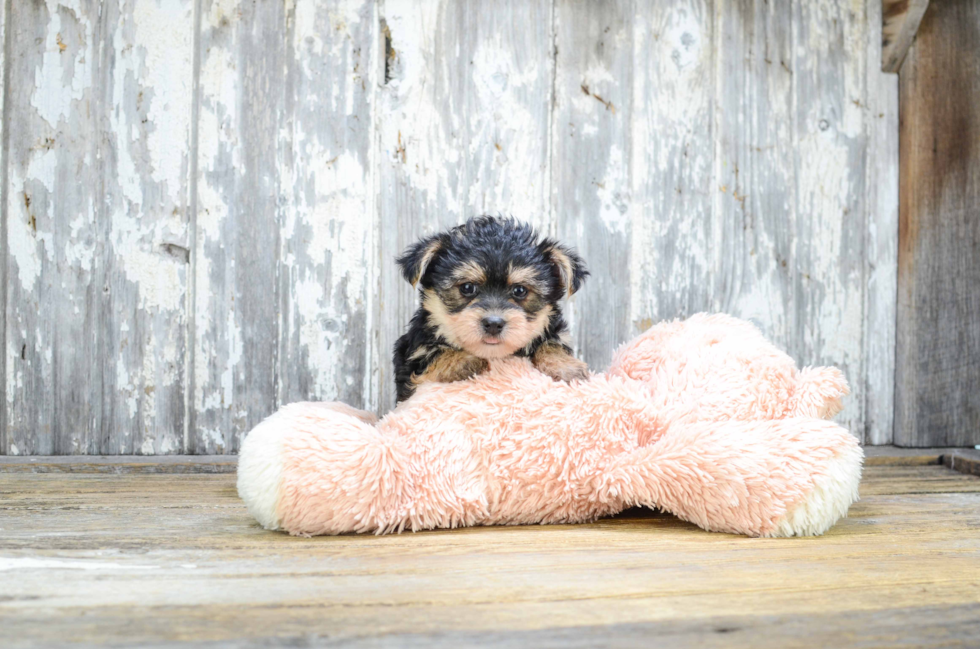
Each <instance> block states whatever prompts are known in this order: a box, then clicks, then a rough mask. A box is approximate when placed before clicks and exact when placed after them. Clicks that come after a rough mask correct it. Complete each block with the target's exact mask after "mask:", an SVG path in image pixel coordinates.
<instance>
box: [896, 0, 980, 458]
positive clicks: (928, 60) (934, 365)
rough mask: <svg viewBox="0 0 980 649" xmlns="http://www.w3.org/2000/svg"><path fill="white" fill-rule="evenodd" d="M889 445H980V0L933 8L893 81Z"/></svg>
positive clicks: (936, 4) (956, 1)
mask: <svg viewBox="0 0 980 649" xmlns="http://www.w3.org/2000/svg"><path fill="white" fill-rule="evenodd" d="M899 86H900V100H899V101H900V107H901V125H900V129H901V138H900V141H901V154H900V157H901V171H900V174H901V181H900V185H899V186H900V187H901V200H900V211H901V214H900V217H899V252H898V330H897V336H896V337H897V341H898V345H897V350H896V353H897V357H896V372H895V380H896V394H895V443H896V444H898V445H901V446H940V445H941V446H967V445H970V446H972V445H975V444H980V324H978V323H980V289H978V287H980V208H978V205H980V108H978V107H980V3H977V2H975V1H972V0H951V1H948V2H932V3H930V5H929V8H928V10H927V11H926V14H925V17H924V18H923V19H922V24H921V25H920V27H919V34H918V37H917V39H916V41H915V43H914V44H913V45H912V49H911V50H910V51H909V54H908V57H907V58H906V59H905V63H904V64H903V65H902V70H901V73H900V81H899Z"/></svg>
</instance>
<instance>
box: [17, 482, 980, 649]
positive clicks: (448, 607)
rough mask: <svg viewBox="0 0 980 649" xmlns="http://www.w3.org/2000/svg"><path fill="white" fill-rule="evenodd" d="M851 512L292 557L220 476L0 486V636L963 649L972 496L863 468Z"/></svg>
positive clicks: (973, 545)
mask: <svg viewBox="0 0 980 649" xmlns="http://www.w3.org/2000/svg"><path fill="white" fill-rule="evenodd" d="M862 495H863V497H862V500H861V501H860V502H859V503H857V504H856V505H854V507H852V509H851V512H850V516H849V517H848V518H847V519H844V520H843V521H841V522H840V523H839V524H838V525H836V526H835V527H834V528H833V529H832V530H831V531H830V532H829V533H828V534H827V535H825V536H823V537H819V538H804V539H748V538H744V537H739V536H732V535H726V534H712V533H708V532H704V531H701V530H699V529H697V528H695V527H694V526H692V525H689V524H686V523H682V522H680V521H678V520H676V519H674V518H673V517H670V516H666V515H661V514H655V513H652V512H649V511H644V510H630V511H629V512H626V513H624V514H623V515H620V516H619V517H616V518H612V519H605V520H601V521H598V522H597V523H595V524H591V525H576V526H562V525H555V526H526V527H509V528H508V527H496V528H473V529H463V530H455V531H440V532H425V533H417V534H402V535H394V536H384V537H374V536H341V537H319V538H294V537H289V536H285V535H282V534H279V533H272V532H266V531H264V530H261V529H260V528H259V527H258V526H257V525H256V524H255V523H254V522H252V520H251V519H250V517H249V516H248V514H247V512H246V511H245V509H244V507H243V505H242V504H241V502H240V501H239V500H238V499H237V497H236V495H235V490H234V476H220V475H219V476H213V475H212V476H111V475H89V476H83V475H66V474H48V475H31V474H20V475H10V474H0V510H2V517H3V521H4V524H3V526H2V529H0V571H2V573H0V574H3V575H4V579H5V582H4V583H5V587H4V594H3V597H2V598H0V623H2V624H3V628H4V630H5V631H6V632H7V635H6V636H5V638H6V639H7V642H8V644H9V645H10V646H11V647H12V648H20V647H32V646H41V645H44V644H59V643H61V642H63V641H65V640H66V639H68V638H71V639H72V640H73V641H74V642H79V643H86V644H91V645H101V644H107V643H112V642H115V643H129V644H132V643H141V642H161V643H162V642H169V643H178V644H179V643H182V642H187V643H190V642H198V643H200V642H207V641H213V642H216V643H227V644H229V645H230V644H234V643H242V642H245V641H248V642H249V643H251V644H253V645H255V646H266V645H268V646H280V645H282V644H284V643H296V642H307V643H315V644H318V645H319V644H324V645H327V646H436V647H440V646H447V647H448V646H459V645H460V644H470V643H483V644H484V645H486V646H495V647H509V646H532V645H533V646H558V645H561V646H564V645H563V644H562V643H564V642H565V641H566V640H568V639H569V638H578V640H574V641H573V642H578V644H577V645H575V644H573V645H572V646H591V644H595V643H599V644H603V642H602V638H618V640H617V641H619V642H621V644H620V645H617V646H648V645H649V642H650V641H651V639H654V638H656V639H657V640H658V642H659V641H660V640H663V641H664V642H665V643H667V644H668V646H673V645H671V644H670V643H675V644H677V645H680V644H682V642H687V644H688V645H698V646H714V644H712V643H720V642H722V640H724V641H726V642H727V645H726V646H728V645H732V644H734V645H735V646H762V647H768V646H804V645H805V644H806V643H810V646H812V642H813V639H814V638H823V639H826V641H827V642H826V643H827V644H839V643H841V642H843V641H844V640H845V639H846V641H847V642H858V641H863V642H864V643H865V644H868V645H875V644H877V645H890V644H893V643H892V640H893V639H894V638H901V639H902V641H903V642H905V643H909V644H915V645H917V646H932V645H933V644H938V643H940V642H942V643H943V644H942V646H960V645H959V644H957V643H959V642H960V641H963V642H966V641H969V640H971V639H975V637H976V635H975V634H976V630H977V629H976V613H977V608H976V606H977V605H976V602H977V598H978V596H980V590H978V589H980V586H978V583H977V579H976V578H977V575H978V574H980V563H978V559H977V554H978V550H980V548H978V543H980V540H978V538H977V535H976V526H977V525H980V514H978V512H980V478H978V477H973V476H964V475H962V474H957V473H955V472H952V471H950V470H948V469H946V468H944V467H942V466H931V467H912V468H907V467H878V468H874V469H872V470H869V471H867V472H866V474H865V479H864V484H863V485H862ZM971 615H972V616H973V617H971ZM589 640H593V641H594V642H592V643H591V644H590V642H589ZM10 643H12V644H10Z"/></svg>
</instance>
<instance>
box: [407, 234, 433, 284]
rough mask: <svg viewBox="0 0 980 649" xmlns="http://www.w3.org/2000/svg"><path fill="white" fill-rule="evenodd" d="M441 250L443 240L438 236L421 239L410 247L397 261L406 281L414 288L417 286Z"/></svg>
mask: <svg viewBox="0 0 980 649" xmlns="http://www.w3.org/2000/svg"><path fill="white" fill-rule="evenodd" d="M441 249H442V238H441V237H440V236H439V235H437V234H436V235H433V236H431V237H426V238H424V239H420V240H418V241H416V242H415V243H413V244H412V245H411V246H409V247H408V250H406V251H405V252H404V253H402V256H401V257H399V258H398V259H397V263H398V265H399V266H400V267H401V269H402V277H404V278H405V281H407V282H408V283H409V284H411V285H412V286H413V287H415V286H417V285H418V283H419V282H420V281H422V278H423V277H424V276H425V271H426V270H427V269H428V268H429V265H430V264H431V263H432V260H434V259H435V258H436V255H437V254H439V251H440V250H441Z"/></svg>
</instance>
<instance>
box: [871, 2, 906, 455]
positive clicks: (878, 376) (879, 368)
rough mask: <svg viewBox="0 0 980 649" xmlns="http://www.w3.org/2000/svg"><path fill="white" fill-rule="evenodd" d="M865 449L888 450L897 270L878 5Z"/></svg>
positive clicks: (874, 8)
mask: <svg viewBox="0 0 980 649" xmlns="http://www.w3.org/2000/svg"><path fill="white" fill-rule="evenodd" d="M866 19H867V25H868V37H867V52H868V54H867V57H868V58H867V69H868V72H867V74H868V82H867V87H868V119H867V122H866V125H867V128H868V156H867V159H868V164H867V172H868V182H867V196H868V210H867V213H868V216H867V219H868V221H867V234H866V236H867V244H866V246H865V255H866V258H865V274H866V284H865V291H866V297H865V314H864V344H863V347H864V356H865V368H866V370H865V374H866V376H867V380H866V388H865V411H864V417H865V426H864V429H865V435H864V442H865V443H866V444H891V443H892V442H893V437H892V435H893V422H894V412H895V400H894V395H895V317H896V315H895V301H896V295H897V285H896V281H897V264H898V75H895V74H887V73H884V72H881V68H882V65H881V59H882V48H881V46H880V43H881V41H882V39H881V35H880V31H881V25H882V21H881V3H878V2H871V3H868V5H867V15H866Z"/></svg>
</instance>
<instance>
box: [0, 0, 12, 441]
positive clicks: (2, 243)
mask: <svg viewBox="0 0 980 649" xmlns="http://www.w3.org/2000/svg"><path fill="white" fill-rule="evenodd" d="M8 4H9V2H2V1H0V304H2V305H3V308H4V313H6V309H7V276H8V264H7V250H8V248H7V187H8V185H9V183H8V182H7V150H8V147H7V138H6V137H5V133H6V127H7V121H8V120H9V113H8V111H7V103H6V101H5V100H6V97H7V93H6V89H7V84H8V83H9V81H10V76H9V74H8V72H9V69H8V67H7V64H6V61H7V26H8V22H7V5H8ZM7 356H8V351H7V318H6V316H4V317H2V318H0V455H6V454H7Z"/></svg>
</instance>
